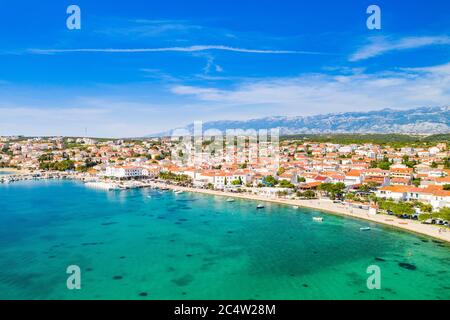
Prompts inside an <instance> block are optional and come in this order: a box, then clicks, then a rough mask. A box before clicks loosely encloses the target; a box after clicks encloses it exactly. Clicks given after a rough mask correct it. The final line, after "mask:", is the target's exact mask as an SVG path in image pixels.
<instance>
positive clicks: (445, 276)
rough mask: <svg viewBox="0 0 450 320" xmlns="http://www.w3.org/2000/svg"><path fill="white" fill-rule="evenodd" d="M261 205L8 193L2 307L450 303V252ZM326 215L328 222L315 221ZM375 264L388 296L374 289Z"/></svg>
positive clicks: (352, 223)
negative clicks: (21, 303) (71, 284)
mask: <svg viewBox="0 0 450 320" xmlns="http://www.w3.org/2000/svg"><path fill="white" fill-rule="evenodd" d="M256 204H257V203H256V202H252V201H246V200H236V201H235V202H226V198H224V197H219V196H217V197H215V196H207V195H200V194H194V193H184V194H180V195H175V194H173V193H172V192H170V191H166V192H158V191H156V190H150V189H140V190H128V191H109V192H108V191H100V190H93V189H89V188H86V187H85V186H84V185H83V184H81V183H77V182H69V181H40V182H18V183H13V184H8V185H0V298H1V299H449V298H450V269H449V266H450V247H449V246H448V245H446V244H442V243H439V242H436V241H432V240H431V239H430V238H426V237H422V236H418V235H414V234H410V233H405V232H400V231H397V230H393V229H390V228H388V227H384V226H380V225H376V224H372V223H368V222H365V221H360V220H354V219H349V218H343V217H339V216H334V215H328V214H323V213H320V212H317V211H313V210H307V209H294V208H292V207H290V206H282V205H277V204H266V208H265V209H262V210H256V209H255V206H256ZM319 215H320V216H323V217H324V221H323V222H322V223H317V222H314V221H312V217H313V216H319ZM363 226H370V227H372V230H371V231H366V232H363V231H360V230H359V228H360V227H363ZM73 264H75V265H78V266H80V268H81V271H82V272H81V285H82V289H81V290H68V289H67V288H66V279H67V276H68V275H67V274H66V268H67V266H68V265H73ZM374 264H375V265H378V266H379V267H380V270H381V289H380V290H369V289H368V288H367V286H366V279H367V277H368V276H369V275H368V274H367V273H366V268H367V267H368V266H369V265H374Z"/></svg>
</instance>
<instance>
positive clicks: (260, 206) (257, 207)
mask: <svg viewBox="0 0 450 320" xmlns="http://www.w3.org/2000/svg"><path fill="white" fill-rule="evenodd" d="M256 209H264V205H263V204H262V203H260V204H258V205H257V206H256Z"/></svg>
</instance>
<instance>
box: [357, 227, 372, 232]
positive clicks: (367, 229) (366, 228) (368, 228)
mask: <svg viewBox="0 0 450 320" xmlns="http://www.w3.org/2000/svg"><path fill="white" fill-rule="evenodd" d="M359 230H361V231H369V230H371V229H370V227H361V228H359Z"/></svg>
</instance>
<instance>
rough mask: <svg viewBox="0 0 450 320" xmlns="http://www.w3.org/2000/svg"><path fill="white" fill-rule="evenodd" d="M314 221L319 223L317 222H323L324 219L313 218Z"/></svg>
mask: <svg viewBox="0 0 450 320" xmlns="http://www.w3.org/2000/svg"><path fill="white" fill-rule="evenodd" d="M313 220H314V221H317V222H322V221H323V218H322V217H313Z"/></svg>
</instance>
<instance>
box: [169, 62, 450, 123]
mask: <svg viewBox="0 0 450 320" xmlns="http://www.w3.org/2000/svg"><path fill="white" fill-rule="evenodd" d="M171 91H172V92H173V93H175V94H177V95H184V96H188V97H191V98H193V99H195V100H197V103H205V104H208V105H209V106H211V107H212V108H216V109H217V108H220V107H222V109H226V108H234V107H236V108H237V107H238V108H239V110H242V111H243V112H245V110H246V109H247V108H252V110H254V114H253V115H252V116H253V117H258V116H270V115H288V116H291V115H292V116H297V115H311V114H320V113H329V112H344V111H368V110H375V109H382V108H386V107H389V108H414V107H421V106H441V105H448V104H449V102H450V64H446V65H440V66H433V67H428V68H411V69H408V70H406V69H402V70H396V71H393V72H392V71H391V72H380V73H375V74H367V73H358V74H352V75H348V74H342V75H327V74H306V75H302V76H299V77H295V78H278V79H261V80H252V81H244V82H242V83H240V84H239V85H237V86H236V87H234V88H231V89H223V88H215V87H196V86H187V85H176V86H173V87H172V88H171ZM255 106H259V107H258V108H255Z"/></svg>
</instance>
